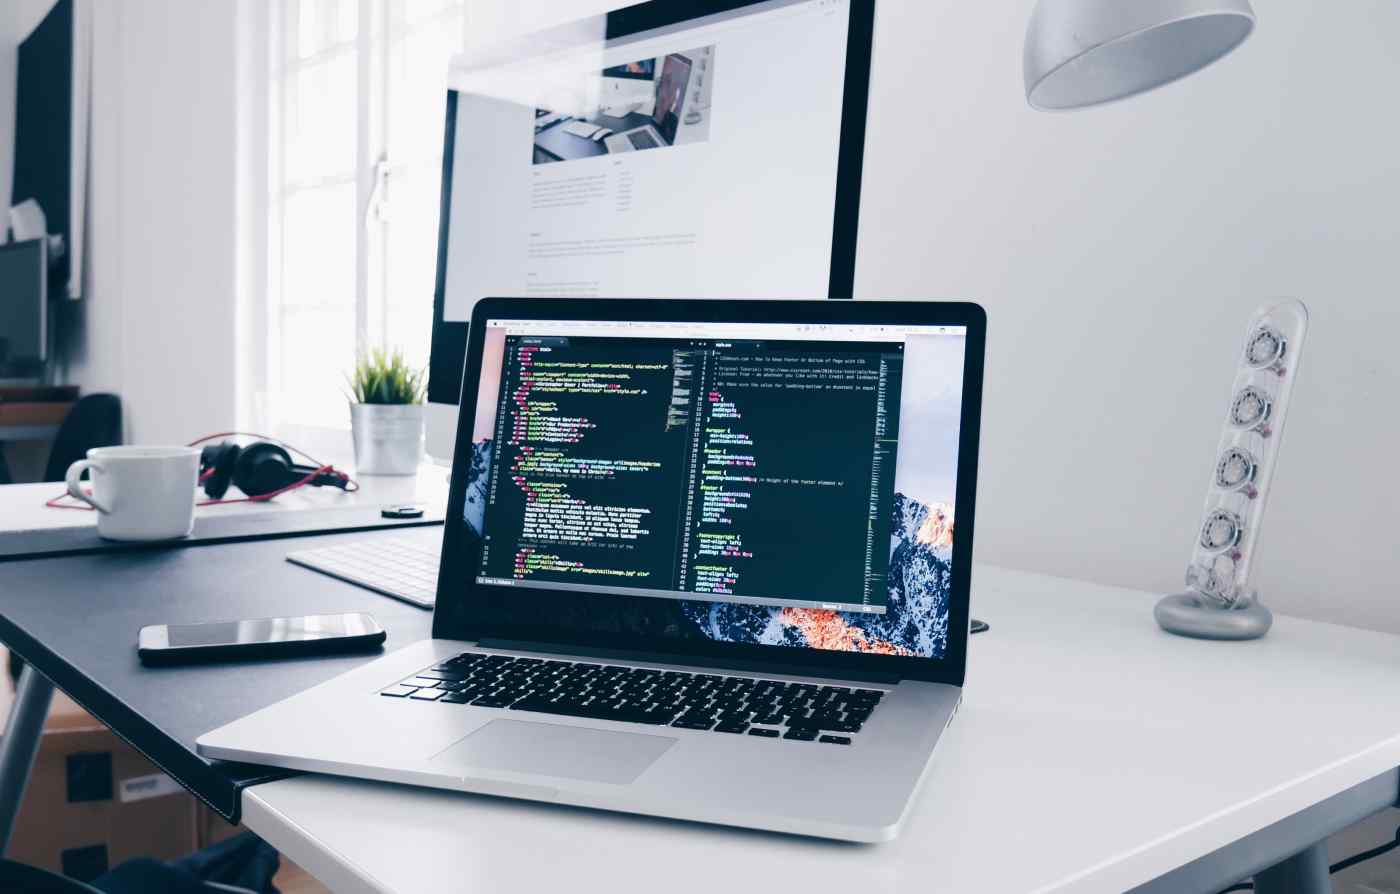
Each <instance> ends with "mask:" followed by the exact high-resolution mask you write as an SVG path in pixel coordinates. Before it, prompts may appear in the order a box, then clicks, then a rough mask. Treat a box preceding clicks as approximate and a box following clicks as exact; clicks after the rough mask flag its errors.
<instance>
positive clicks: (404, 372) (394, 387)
mask: <svg viewBox="0 0 1400 894" xmlns="http://www.w3.org/2000/svg"><path fill="white" fill-rule="evenodd" d="M346 382H347V383H348V384H349V386H350V399H351V400H353V401H354V402H355V403H360V404H419V403H422V402H423V397H424V393H425V392H426V390H427V384H428V377H427V374H426V370H414V369H413V368H412V367H410V366H409V365H408V361H407V360H405V359H404V356H403V351H402V350H399V349H398V348H395V349H394V350H393V351H392V352H389V351H386V350H385V349H383V348H373V349H371V350H369V351H367V352H365V353H363V354H361V355H360V356H359V358H358V359H357V360H356V361H355V368H354V370H353V371H352V372H351V373H350V375H348V376H346Z"/></svg>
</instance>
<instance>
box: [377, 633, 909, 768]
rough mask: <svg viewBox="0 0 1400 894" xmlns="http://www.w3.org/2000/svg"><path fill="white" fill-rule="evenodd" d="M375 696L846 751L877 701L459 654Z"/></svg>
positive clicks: (859, 693) (868, 696) (746, 682)
mask: <svg viewBox="0 0 1400 894" xmlns="http://www.w3.org/2000/svg"><path fill="white" fill-rule="evenodd" d="M380 695H386V696H390V697H393V698H402V699H415V700H419V701H435V702H439V703H441V704H446V705H475V706H476V707H481V708H508V709H510V710H512V711H533V712H536V713H540V714H557V715H563V716H565V717H587V718H590V719H594V720H618V721H622V722H624V723H645V724H649V725H652V726H674V727H678V728H680V729H693V730H711V731H713V732H717V733H730V734H735V735H750V736H759V737H762V738H769V739H775V738H778V737H779V736H781V737H782V738H784V739H792V740H795V741H799V742H813V741H816V742H823V743H826V744H828V745H850V744H851V737H852V736H853V735H854V734H856V733H859V732H860V731H861V727H862V726H863V725H864V724H865V722H866V721H867V720H869V719H870V715H871V713H872V712H873V711H874V710H875V706H876V705H877V704H879V702H880V698H881V697H882V696H883V695H884V693H883V692H880V691H879V690H876V689H850V688H847V687H845V686H820V685H817V684H815V683H788V682H784V681H781V680H761V679H754V678H752V677H728V676H722V675H719V674H695V673H686V672H684V671H663V670H657V669H653V668H641V667H619V666H616V665H604V664H587V663H583V662H573V661H553V660H548V659H543V658H517V657H513V656H510V655H483V654H480V653H477V652H465V653H463V654H461V655H458V656H457V657H455V658H449V659H448V660H447V661H444V662H442V663H441V664H436V665H434V666H432V667H430V668H427V669H426V670H421V671H419V672H418V673H417V674H414V675H413V676H412V677H409V678H408V679H406V680H403V681H401V682H399V683H397V684H395V685H393V686H390V687H388V688H387V689H385V690H383V691H382V692H381V693H380Z"/></svg>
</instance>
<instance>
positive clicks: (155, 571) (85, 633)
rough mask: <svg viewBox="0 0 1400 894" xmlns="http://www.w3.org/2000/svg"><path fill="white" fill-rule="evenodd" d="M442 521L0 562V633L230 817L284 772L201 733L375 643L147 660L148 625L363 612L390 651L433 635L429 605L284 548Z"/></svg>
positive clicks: (426, 532)
mask: <svg viewBox="0 0 1400 894" xmlns="http://www.w3.org/2000/svg"><path fill="white" fill-rule="evenodd" d="M441 535H442V528H441V527H431V528H421V529H418V530H417V531H416V532H409V531H403V530H388V531H373V532H362V533H345V534H331V535H326V536H320V537H295V538H288V539H272V540H256V541H247V542H239V543H224V544H219V545H211V546H205V547H201V548H199V549H166V550H136V551H129V552H116V553H97V554H89V555H80V556H68V557H64V558H48V557H45V558H35V559H29V560H22V561H11V562H4V563H0V640H3V641H4V642H5V644H6V645H7V646H9V647H10V648H11V649H13V650H14V651H15V652H16V653H18V654H19V655H20V657H22V658H24V659H25V660H26V661H28V662H30V663H31V664H33V665H34V667H35V668H36V669H38V670H39V671H40V672H41V673H42V674H44V676H46V677H48V678H49V679H50V680H52V681H53V682H54V684H55V685H56V686H58V687H59V688H60V689H62V690H63V691H64V692H66V693H67V694H68V695H69V696H71V697H72V698H73V700H74V701H76V702H78V703H79V704H80V705H82V706H83V707H84V708H86V709H87V710H88V711H89V712H91V713H92V714H94V715H96V716H97V717H98V718H99V719H100V720H102V721H103V722H104V723H106V724H107V725H108V726H110V727H111V728H112V729H113V730H114V731H115V732H116V733H117V734H118V735H119V736H121V737H122V738H123V739H125V740H126V741H127V742H129V743H131V744H132V745H133V746H134V747H135V748H137V749H138V750H140V751H141V752H142V753H144V754H145V755H146V756H147V757H148V758H150V759H151V761H152V762H153V763H155V764H156V765H157V766H159V767H160V768H161V769H163V770H165V772H167V773H169V774H170V775H171V776H173V777H175V778H176V779H177V780H179V781H180V782H181V783H182V784H183V785H184V786H185V787H186V788H188V789H190V790H191V791H192V792H194V793H195V794H196V795H197V796H199V797H200V798H201V799H203V800H204V801H205V802H207V803H208V804H209V806H211V807H213V808H214V809H215V810H217V811H218V812H219V813H220V814H222V815H223V816H224V817H225V818H226V819H228V820H230V821H231V822H236V821H237V820H238V816H239V792H240V791H241V789H242V788H243V787H245V786H248V785H253V784H256V783H258V782H266V781H269V780H272V779H279V778H282V777H284V776H291V775H294V774H293V773H290V772H288V771H283V770H275V769H272V768H268V767H256V766H251V765H247V764H235V763H228V762H224V761H209V760H206V759H205V758H202V757H200V756H199V755H197V754H195V750H194V742H195V739H196V738H198V737H199V736H200V735H202V734H204V733H206V732H208V731H209V730H211V729H215V728H217V727H219V726H222V725H224V724H225V723H228V722H230V721H232V720H235V719H237V718H238V717H241V716H243V715H245V714H249V713H251V712H253V711H256V710H257V709H259V708H262V707H265V706H267V705H269V704H272V703H273V702H276V701H279V700H281V699H283V698H286V697H288V696H290V695H293V694H295V693H297V692H300V691H301V690H303V689H307V688H309V687H311V686H314V685H316V684H317V683H320V682H323V681H325V680H327V679H330V678H331V677H333V676H336V675H337V674H340V673H344V672H345V671H347V670H350V669H351V668H353V667H355V666H357V665H359V664H361V663H363V662H365V661H370V660H372V659H374V658H376V657H378V655H379V654H382V653H370V654H361V655H354V656H333V657H314V658H300V659H290V660H277V661H256V662H240V663H237V664H209V665H190V666H186V667H172V668H159V669H152V668H146V667H143V666H142V665H141V663H140V661H139V660H138V659H137V657H136V632H137V631H138V630H139V629H140V628H142V627H144V626H145V625H147V624H180V623H199V622H202V621H213V620H221V619H236V618H259V617H275V616H279V615H301V614H325V613H334V612H345V611H364V612H369V613H370V614H372V615H374V616H375V617H376V618H377V619H379V622H380V623H381V624H382V625H383V626H384V628H385V630H386V631H387V632H388V640H387V641H386V642H385V644H384V647H385V650H386V651H392V650H393V649H397V648H399V647H401V646H404V645H407V644H408V643H411V642H414V641H416V640H420V639H426V638H427V637H429V636H430V635H431V628H432V612H429V611H424V610H423V609H420V608H416V607H414V606H412V605H409V604H407V603H404V602H400V601H398V600H396V599H390V598H388V597H387V596H381V595H379V594H377V593H372V592H370V591H369V590H364V589H361V588H359V587H356V586H353V585H351V584H347V583H343V582H341V581H338V580H335V579H334V578H330V577H327V576H325V575H323V574H318V573H316V572H314V571H310V570H308V569H305V568H301V567H298V566H296V565H292V564H291V563H290V562H287V561H286V559H285V556H286V554H287V553H288V552H289V551H291V550H300V549H310V548H314V547H317V546H325V545H329V544H331V543H343V542H346V541H347V540H349V539H350V538H355V539H363V540H369V539H377V538H393V537H415V538H416V537H428V538H433V537H441Z"/></svg>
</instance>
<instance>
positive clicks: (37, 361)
mask: <svg viewBox="0 0 1400 894" xmlns="http://www.w3.org/2000/svg"><path fill="white" fill-rule="evenodd" d="M44 246H45V240H43V239H29V240H26V241H24V242H11V243H9V244H8V245H0V378H26V377H30V376H33V375H36V374H37V373H38V372H39V371H40V370H42V368H43V364H44V359H45V357H46V356H47V353H48V351H47V350H46V349H47V347H48V314H47V307H48V303H47V301H46V296H47V295H48V290H49V289H48V255H47V252H46V251H45V250H44Z"/></svg>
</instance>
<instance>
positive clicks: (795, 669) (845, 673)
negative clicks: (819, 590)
mask: <svg viewBox="0 0 1400 894" xmlns="http://www.w3.org/2000/svg"><path fill="white" fill-rule="evenodd" d="M477 644H478V645H480V646H483V647H485V648H488V649H507V650H510V651H515V652H545V653H548V654H551V655H576V656H578V657H580V658H600V659H603V660H605V661H639V662H649V663H654V664H680V665H685V666H687V667H694V668H696V669H697V670H713V669H716V668H722V669H724V670H732V671H744V672H747V673H758V674H780V675H782V676H787V677H824V678H827V679H832V680H860V681H863V682H868V683H884V684H894V683H898V682H899V681H900V677H899V676H897V675H894V674H879V673H871V672H870V671H863V670H845V669H832V668H829V667H813V666H811V665H804V664H788V663H785V662H777V661H744V660H742V659H729V658H698V657H695V656H691V655H675V654H672V653H668V652H643V651H638V650H634V649H603V648H596V647H593V646H583V645H579V644H577V643H546V642H532V641H528V640H512V639H492V638H483V639H480V640H478V641H477Z"/></svg>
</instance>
